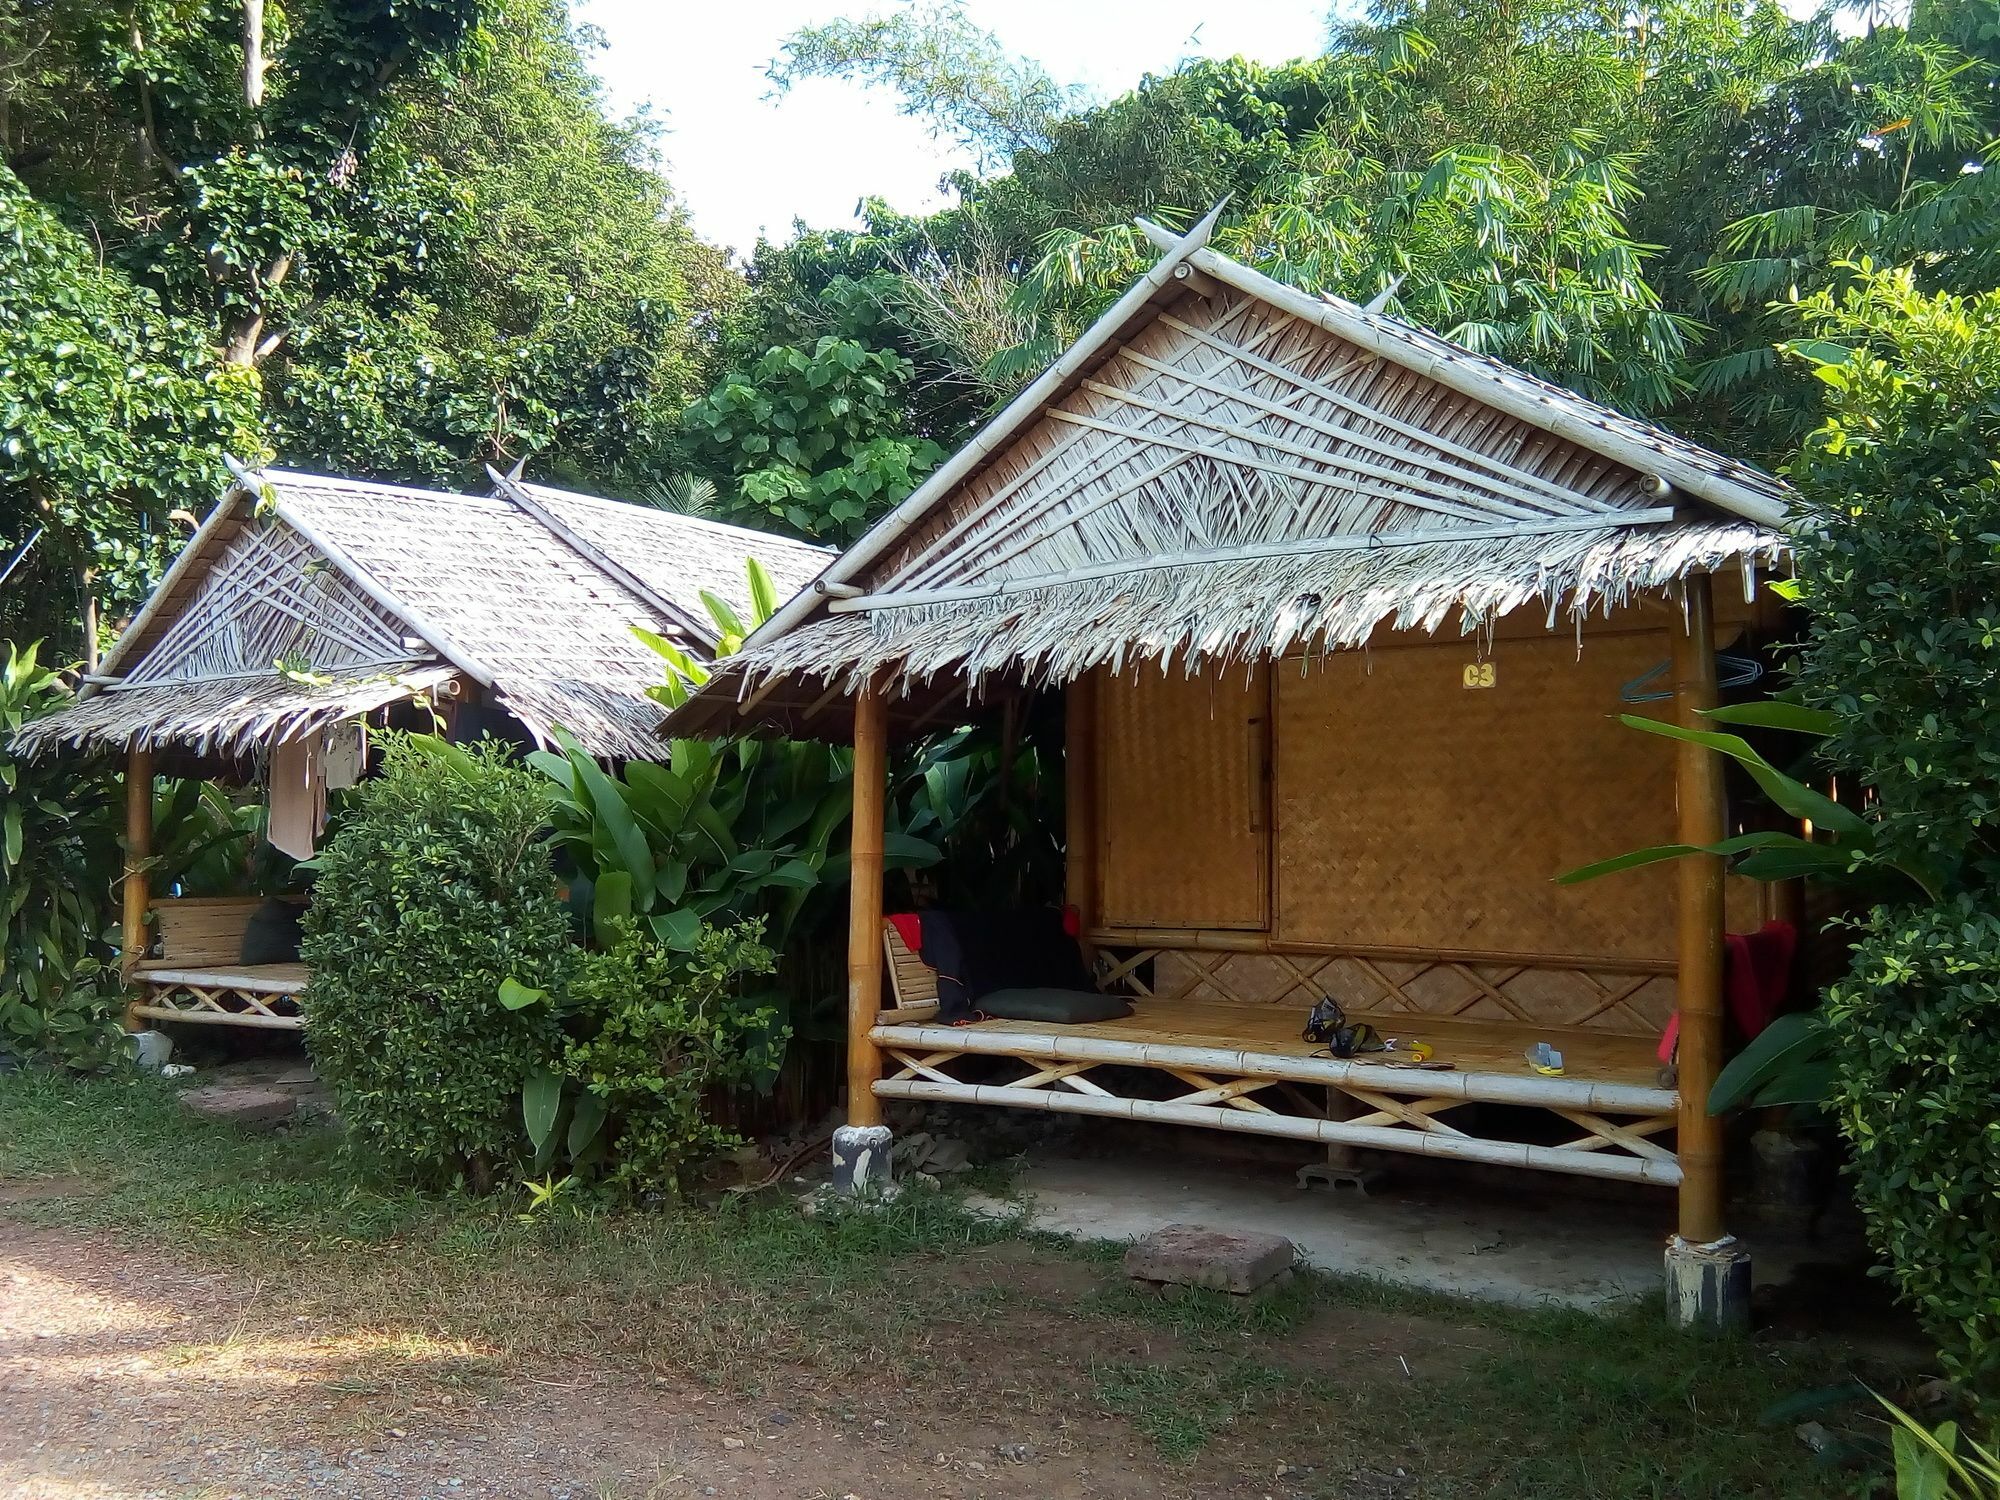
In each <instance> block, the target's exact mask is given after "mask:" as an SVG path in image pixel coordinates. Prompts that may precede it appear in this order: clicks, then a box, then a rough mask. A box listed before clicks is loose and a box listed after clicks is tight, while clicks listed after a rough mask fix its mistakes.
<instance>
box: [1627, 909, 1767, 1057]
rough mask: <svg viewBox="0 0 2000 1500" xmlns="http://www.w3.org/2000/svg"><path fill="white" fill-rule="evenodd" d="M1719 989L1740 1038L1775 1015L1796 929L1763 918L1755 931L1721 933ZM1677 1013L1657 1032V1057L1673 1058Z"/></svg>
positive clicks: (1747, 1037) (1677, 1033)
mask: <svg viewBox="0 0 2000 1500" xmlns="http://www.w3.org/2000/svg"><path fill="white" fill-rule="evenodd" d="M1722 945H1723V965H1722V992H1723V997H1724V999H1725V1001H1726V1002H1727V1004H1728V1006H1729V1017H1730V1019H1731V1020H1733V1021H1734V1022H1735V1023H1736V1029H1737V1031H1739V1032H1740V1033H1742V1036H1743V1040H1745V1041H1746V1042H1747V1041H1748V1040H1750V1038H1751V1037H1753V1036H1755V1035H1757V1033H1758V1032H1760V1031H1762V1030H1763V1029H1764V1028H1765V1027H1766V1026H1769V1025H1770V1024H1771V1022H1772V1021H1774V1020H1776V1019H1777V1015H1778V1009H1779V1007H1780V1006H1782V1005H1783V1004H1784V1003H1785V995H1786V993H1787V991H1789V990H1790V989H1791V986H1792V958H1793V956H1794V955H1795V954H1797V952H1798V949H1799V930H1798V929H1797V928H1796V927H1794V926H1792V924H1791V923H1790V922H1766V923H1765V924H1764V925H1763V926H1762V927H1761V928H1759V929H1758V930H1757V931H1755V932H1749V933H1743V932H1731V933H1726V934H1724V936H1723V939H1722ZM1680 1036H1681V1015H1680V1012H1679V1011H1675V1012H1674V1013H1673V1015H1672V1016H1670V1017H1669V1018H1668V1019H1667V1029H1666V1030H1665V1031H1664V1032H1662V1033H1661V1034H1660V1061H1661V1062H1663V1063H1670V1062H1672V1061H1673V1060H1674V1049H1675V1048H1676V1047H1677V1046H1679V1045H1680Z"/></svg>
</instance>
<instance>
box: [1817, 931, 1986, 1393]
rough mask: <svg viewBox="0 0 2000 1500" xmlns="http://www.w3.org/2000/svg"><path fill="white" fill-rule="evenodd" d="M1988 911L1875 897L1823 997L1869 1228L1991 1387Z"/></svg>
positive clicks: (1953, 1345) (1952, 1348)
mask: <svg viewBox="0 0 2000 1500" xmlns="http://www.w3.org/2000/svg"><path fill="white" fill-rule="evenodd" d="M1996 1016H2000V914H1996V913H1995V912H1993V911H1992V910H1990V909H1989V908H1988V907H1987V905H1986V904H1985V903H1983V902H1980V901H1978V900H1977V899H1975V898H1974V897H1972V896H1970V895H1961V896H1959V897H1957V898H1956V899H1955V900H1953V901H1950V902H1948V903H1946V904H1944V905H1941V906H1935V907H1913V908H1904V909H1900V910H1898V909H1892V908H1888V907H1877V908H1876V909H1875V910H1874V911H1873V912H1872V913H1871V914H1870V915H1869V916H1868V917H1867V919H1866V920H1865V921H1864V922H1863V923H1862V925H1861V930H1860V941H1859V942H1858V943H1857V944H1856V946H1855V950H1854V960H1853V966H1852V968H1851V970H1850V972H1849V973H1848V976H1847V977H1846V978H1845V979H1843V980H1842V981H1841V982H1840V983H1838V984H1836V985H1834V986H1833V987H1832V989H1830V990H1829V991H1828V994H1827V1006H1826V1024H1827V1029H1828V1034H1829V1037H1830V1039H1831V1040H1832V1042H1833V1047H1832V1053H1833V1057H1834V1062H1835V1082H1834V1088H1833V1096H1834V1108H1835V1111H1836V1114H1837V1117H1838V1118H1839V1120H1840V1122H1841V1126H1842V1129H1843V1132H1844V1133H1845V1135H1846V1136H1847V1139H1848V1142H1849V1143H1850V1145H1851V1146H1852V1148H1853V1152H1854V1161H1853V1172H1854V1179H1855V1187H1856V1195H1857V1197H1858V1199H1859V1201H1860V1203H1861V1207H1862V1209H1863V1211H1864V1213H1865V1214H1866V1216H1867V1221H1868V1231H1869V1237H1870V1239H1871V1240H1872V1241H1873V1242H1874V1244H1875V1247H1876V1249H1877V1250H1878V1251H1879V1252H1880V1253H1881V1254H1882V1255H1883V1256H1884V1257H1885V1258H1886V1259H1887V1261H1888V1263H1889V1266H1890V1270H1891V1273H1892V1274H1893V1276H1894V1278H1895V1282H1896V1286H1897V1288H1898V1290H1899V1291H1900V1292H1901V1293H1902V1295H1903V1298H1904V1300H1905V1301H1906V1302H1908V1303H1909V1305H1910V1306H1911V1307H1912V1308H1914V1309H1915V1311H1916V1313H1917V1316H1918V1318H1919V1319H1920V1320H1921V1321H1922V1322H1923V1325H1924V1328H1925V1330H1926V1332H1928V1333H1929V1334H1930V1336H1931V1337H1932V1338H1933V1339H1935V1340H1936V1341H1937V1343H1938V1346H1939V1348H1940V1350H1941V1352H1942V1355H1943V1358H1944V1361H1945V1365H1946V1368H1947V1369H1949V1370H1950V1371H1951V1373H1952V1374H1953V1376H1954V1377H1955V1378H1958V1379H1960V1380H1962V1381H1964V1382H1965V1384H1966V1385H1967V1386H1968V1387H1969V1388H1970V1389H1971V1390H1972V1391H1973V1393H1974V1394H1976V1395H1983V1396H1986V1397H1989V1398H1990V1397H1995V1396H2000V1298H1996V1296H1995V1292H1994V1289H1995V1288H1996V1287H2000V1115H1996V1113H1995V1110H1994V1100H1995V1099H1996V1098H2000V1027H1996V1026H1995V1024H1994V1021H1995V1017H1996Z"/></svg>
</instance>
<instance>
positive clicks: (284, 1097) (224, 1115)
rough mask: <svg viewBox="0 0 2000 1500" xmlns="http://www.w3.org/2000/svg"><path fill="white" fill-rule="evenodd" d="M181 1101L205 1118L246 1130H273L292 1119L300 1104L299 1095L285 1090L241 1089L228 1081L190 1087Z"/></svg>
mask: <svg viewBox="0 0 2000 1500" xmlns="http://www.w3.org/2000/svg"><path fill="white" fill-rule="evenodd" d="M181 1103H182V1104H184V1105H186V1106H187V1108H188V1109H190V1110H192V1111H193V1112H194V1113H195V1114H198V1115H200V1116H201V1117H202V1118H203V1119H206V1120H219V1121H221V1122H222V1123H223V1124H225V1125H235V1126H239V1127H241V1128H242V1129H244V1130H271V1129H274V1128H275V1127H277V1126H279V1125H282V1124H283V1123H284V1122H285V1121H286V1120H289V1119H290V1118H291V1117H292V1116H293V1114H294V1113H296V1112H297V1110H298V1107H299V1101H298V1098H297V1096H296V1095H293V1094H288V1093H286V1092H285V1091H284V1090H282V1089H265V1088H239V1087H232V1086H230V1085H228V1084H210V1085H209V1086H207V1087H206V1088H198V1089H189V1090H188V1091H187V1092H186V1093H185V1094H182V1095H181Z"/></svg>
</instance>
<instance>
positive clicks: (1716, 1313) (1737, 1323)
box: [1667, 1235, 1750, 1333]
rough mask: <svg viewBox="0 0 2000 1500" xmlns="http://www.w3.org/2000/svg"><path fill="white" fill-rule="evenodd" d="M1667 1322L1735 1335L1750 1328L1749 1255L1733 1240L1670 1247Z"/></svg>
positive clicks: (1673, 1241)
mask: <svg viewBox="0 0 2000 1500" xmlns="http://www.w3.org/2000/svg"><path fill="white" fill-rule="evenodd" d="M1667 1317H1668V1319H1669V1320H1670V1321H1671V1322H1672V1323H1673V1324H1674V1326H1675V1327H1677V1328H1693V1329H1700V1330H1703V1331H1705V1332H1709V1333H1723V1332H1730V1331H1734V1330H1736V1329H1740V1328H1745V1327H1747V1326H1749V1322H1750V1252H1749V1250H1748V1249H1746V1248H1745V1247H1744V1246H1743V1244H1742V1243H1741V1242H1740V1241H1738V1240H1737V1239H1736V1238H1735V1237H1734V1236H1729V1237H1725V1238H1723V1239H1719V1240H1716V1241H1715V1242H1714V1243H1712V1244H1707V1245H1697V1244H1693V1243H1691V1242H1689V1241H1687V1240H1684V1239H1682V1238H1681V1237H1680V1236H1679V1235H1675V1236H1674V1237H1673V1238H1672V1239H1670V1240H1668V1241H1667Z"/></svg>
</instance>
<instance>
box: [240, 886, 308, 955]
mask: <svg viewBox="0 0 2000 1500" xmlns="http://www.w3.org/2000/svg"><path fill="white" fill-rule="evenodd" d="M300 915H301V912H300V908H299V904H298V903H297V902H296V901H280V900H279V899H278V898H277V897H276V896H272V897H270V898H269V899H268V900H266V901H265V902H264V904H263V905H262V906H260V907H258V908H257V909H256V910H255V911H253V912H252V913H250V920H249V921H248V922H246V923H245V924H244V926H243V947H242V948H241V949H240V950H239V951H238V954H237V957H238V958H239V959H240V960H241V961H242V962H243V963H246V964H251V965H257V964H295V963H297V962H298V961H299V939H300V938H302V937H304V936H305V934H304V932H303V931H302V930H301V929H300V927H299V917H300Z"/></svg>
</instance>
